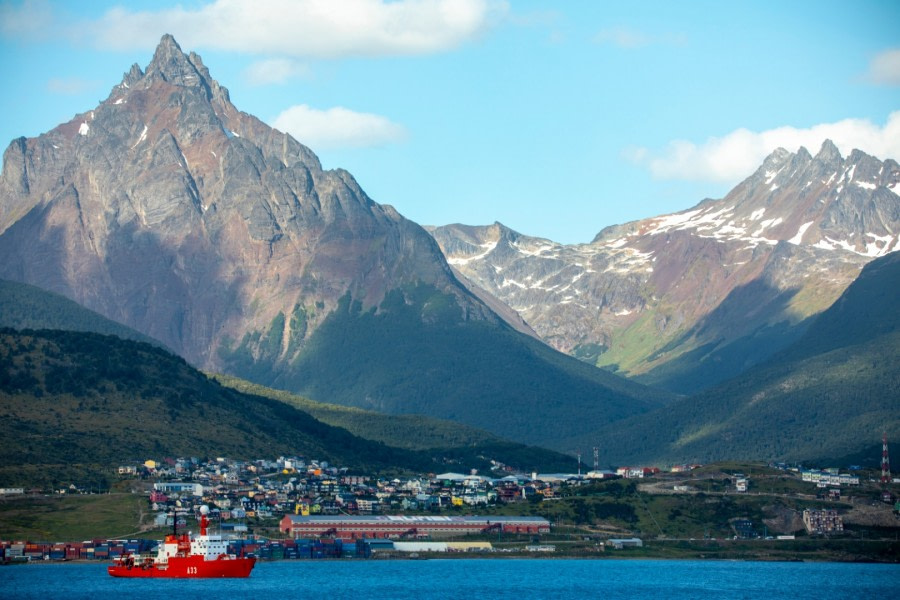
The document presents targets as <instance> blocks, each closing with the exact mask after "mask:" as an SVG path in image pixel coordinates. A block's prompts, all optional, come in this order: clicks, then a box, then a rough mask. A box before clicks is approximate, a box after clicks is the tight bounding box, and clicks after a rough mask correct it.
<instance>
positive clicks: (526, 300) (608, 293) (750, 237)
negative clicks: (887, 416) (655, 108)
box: [430, 141, 900, 393]
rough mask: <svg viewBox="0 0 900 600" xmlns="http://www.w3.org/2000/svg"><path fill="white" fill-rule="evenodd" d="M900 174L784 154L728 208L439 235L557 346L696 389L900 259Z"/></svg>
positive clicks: (799, 329)
mask: <svg viewBox="0 0 900 600" xmlns="http://www.w3.org/2000/svg"><path fill="white" fill-rule="evenodd" d="M898 184H900V166H898V164H897V163H896V162H895V161H893V160H886V161H884V162H882V161H879V160H878V159H876V158H873V157H871V156H868V155H866V154H864V153H862V152H860V151H858V150H856V151H853V152H852V153H851V154H850V156H848V157H847V158H843V157H841V155H840V153H839V152H838V150H837V148H836V147H835V146H834V144H833V143H831V142H830V141H826V142H825V143H824V144H823V146H822V148H821V149H820V151H819V152H818V154H817V155H816V156H815V157H813V156H811V155H810V154H809V152H808V151H807V150H806V149H804V148H801V149H800V150H799V151H798V152H797V153H795V154H792V153H789V152H787V151H785V150H783V149H779V150H777V151H775V152H773V153H772V154H771V155H770V156H769V157H768V158H767V159H766V160H765V162H764V163H763V164H762V166H761V167H760V168H759V169H758V170H757V171H756V172H755V173H754V174H753V175H751V176H750V177H748V178H747V179H746V180H745V181H743V182H742V183H741V184H739V185H738V186H737V187H736V188H734V190H732V191H731V192H730V193H729V194H728V195H727V196H726V197H725V198H723V199H721V200H705V201H703V202H701V203H700V204H699V205H697V206H696V207H694V208H692V209H690V210H687V211H683V212H680V213H676V214H672V215H664V216H661V217H655V218H650V219H644V220H641V221H635V222H632V223H627V224H625V225H618V226H614V227H609V228H607V229H604V230H603V231H601V232H600V233H599V234H598V235H597V236H596V237H595V238H594V240H593V241H592V242H591V243H589V244H576V245H562V244H557V243H554V242H552V241H549V240H544V239H538V238H532V237H527V236H524V235H521V234H519V233H517V232H515V231H512V230H510V229H508V228H506V227H504V226H503V225H500V224H499V223H495V224H494V225H492V226H486V227H468V226H462V225H450V226H445V227H437V228H432V229H430V231H431V233H432V235H433V236H434V237H435V239H436V240H437V241H438V243H439V244H440V246H441V248H442V250H443V251H444V254H445V256H446V257H447V259H448V262H449V263H450V264H451V266H453V267H454V268H455V269H456V270H458V272H460V273H461V274H462V275H464V276H465V277H466V278H467V279H469V280H470V281H471V282H473V284H475V285H478V286H481V287H483V288H484V289H485V290H487V291H488V292H489V293H491V294H492V295H494V296H496V297H497V298H499V299H501V300H502V301H504V302H505V303H506V304H508V305H509V306H510V307H512V308H513V309H514V310H515V311H516V312H517V313H518V314H519V315H520V316H521V317H522V319H524V321H525V322H526V323H527V324H528V325H530V326H531V327H532V328H533V329H534V330H535V331H536V332H537V333H538V335H539V336H540V337H541V338H542V339H544V340H545V341H546V342H547V343H549V344H551V345H552V346H553V347H555V348H557V349H559V350H561V351H564V352H568V353H570V354H572V355H574V356H577V357H579V358H581V359H583V360H586V361H588V362H590V363H592V364H596V365H598V366H601V367H605V368H608V369H613V370H617V371H619V372H620V373H623V374H626V375H628V376H630V377H632V378H634V379H636V380H638V381H642V382H645V383H650V384H653V385H657V386H660V387H664V388H668V389H670V390H673V391H677V392H681V393H691V392H695V391H698V390H701V389H704V388H707V387H709V386H711V385H714V384H715V383H717V382H720V381H724V380H725V379H727V378H729V377H731V376H734V375H737V374H739V373H741V372H742V371H744V370H745V369H747V368H749V367H750V366H752V365H754V364H757V363H758V362H760V361H761V360H763V359H765V358H766V357H768V356H770V355H771V354H772V353H773V352H775V351H777V350H779V349H781V348H784V347H785V346H787V345H788V344H790V343H791V342H792V341H794V340H796V339H797V338H798V337H799V336H800V335H802V333H803V331H804V330H805V328H806V326H807V325H808V319H809V318H810V317H812V316H814V315H816V314H818V313H820V312H821V311H823V310H825V309H826V308H828V307H829V306H830V305H831V303H832V302H834V300H835V299H836V298H837V297H838V296H839V295H840V294H841V293H842V292H843V291H844V290H845V289H846V288H847V286H848V285H849V284H850V283H851V282H852V281H853V280H854V279H855V278H856V276H857V275H858V274H859V271H860V269H861V268H862V267H863V265H865V264H866V263H867V262H869V261H870V260H872V259H873V258H875V257H877V256H882V255H885V254H887V253H889V252H893V251H894V250H897V249H900V236H898V232H900V197H898V195H897V191H900V188H898V187H897V186H898Z"/></svg>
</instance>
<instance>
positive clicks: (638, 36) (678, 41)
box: [593, 27, 687, 50]
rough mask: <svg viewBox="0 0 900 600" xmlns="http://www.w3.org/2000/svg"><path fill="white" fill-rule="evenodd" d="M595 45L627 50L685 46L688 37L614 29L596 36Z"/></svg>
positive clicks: (602, 31) (599, 32)
mask: <svg viewBox="0 0 900 600" xmlns="http://www.w3.org/2000/svg"><path fill="white" fill-rule="evenodd" d="M593 40H594V43H595V44H601V45H607V44H608V45H613V46H617V47H619V48H624V49H627V50H633V49H635V48H645V47H647V46H656V45H664V46H684V45H685V44H686V43H687V36H685V35H684V34H683V33H666V34H663V35H651V34H648V33H644V32H642V31H637V30H635V29H629V28H627V27H612V28H609V29H602V30H600V31H598V32H597V33H596V34H595V35H594V38H593Z"/></svg>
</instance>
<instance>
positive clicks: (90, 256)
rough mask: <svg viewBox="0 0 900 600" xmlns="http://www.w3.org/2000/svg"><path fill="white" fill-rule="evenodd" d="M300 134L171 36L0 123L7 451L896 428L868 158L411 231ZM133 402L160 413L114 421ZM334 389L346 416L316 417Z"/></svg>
mask: <svg viewBox="0 0 900 600" xmlns="http://www.w3.org/2000/svg"><path fill="white" fill-rule="evenodd" d="M302 141H303V140H299V141H298V140H295V139H293V138H292V137H291V136H289V135H287V134H285V133H282V132H280V131H278V130H276V129H273V128H271V127H269V126H268V125H266V124H265V123H263V122H262V121H260V120H259V119H257V118H256V117H254V116H252V115H249V114H247V113H244V112H241V111H240V110H239V109H238V108H237V107H235V106H234V105H233V104H232V102H231V99H230V97H229V94H228V90H227V89H226V88H225V87H223V86H222V85H220V84H219V83H218V82H217V81H216V80H215V79H213V78H212V76H211V74H210V73H209V70H208V69H207V68H206V66H205V65H204V64H203V61H202V59H201V58H200V57H199V56H198V55H196V54H195V53H192V52H191V53H185V52H184V51H182V49H181V47H180V46H179V45H178V43H177V42H176V41H175V39H174V38H172V37H171V36H168V35H167V36H164V37H163V38H162V40H161V41H160V44H159V46H158V47H157V49H156V52H155V54H154V56H153V57H152V60H151V61H150V63H149V64H148V65H147V66H146V68H143V69H142V68H141V67H139V66H138V65H134V66H132V67H131V69H130V70H128V71H127V72H126V73H125V74H124V76H123V78H122V80H121V83H119V84H118V85H116V86H114V87H113V89H112V90H111V91H110V93H109V95H108V97H107V98H106V99H105V100H103V101H101V102H100V103H99V105H97V106H95V107H93V108H90V109H88V110H85V111H84V112H81V113H78V114H77V115H76V116H75V117H74V118H73V119H71V120H70V121H68V122H66V123H63V124H60V125H58V126H56V127H54V128H52V129H50V130H49V131H47V132H46V133H44V134H42V135H40V136H37V137H35V138H19V139H16V140H13V141H12V143H11V144H10V145H9V147H8V148H7V150H6V152H5V153H4V157H3V171H2V174H0V258H2V259H0V279H3V280H5V282H4V283H3V284H2V285H0V326H3V327H7V328H10V329H8V330H4V331H3V333H2V335H0V358H2V361H3V362H2V363H0V369H2V372H0V399H2V404H3V406H4V407H5V408H4V411H3V416H2V419H0V425H2V426H3V428H4V435H7V436H8V439H11V438H21V439H25V438H24V437H23V436H25V437H27V438H28V444H29V446H28V447H29V452H28V453H27V455H26V458H25V459H24V460H25V462H27V463H29V464H30V465H32V466H34V465H37V464H42V462H46V463H47V464H50V463H54V464H56V463H59V462H60V461H67V460H68V461H75V462H79V463H81V462H90V461H86V460H84V457H85V456H86V455H87V454H92V455H95V456H98V455H97V448H96V447H95V446H94V445H92V444H94V442H91V441H90V440H91V436H92V435H95V434H96V433H97V431H95V430H94V429H92V428H96V427H100V428H101V429H103V431H106V433H105V434H104V435H113V432H116V433H115V435H120V434H121V433H122V432H128V431H131V432H132V434H137V437H139V438H141V443H142V444H148V445H147V446H146V450H147V451H148V452H149V451H159V452H164V453H165V452H170V453H175V452H180V451H184V452H209V453H212V454H215V453H217V452H219V450H216V449H215V445H216V443H220V444H223V446H222V447H227V449H231V451H233V452H236V453H239V454H240V453H245V454H246V453H252V452H255V451H258V450H259V449H260V448H264V447H266V448H284V449H285V450H284V451H285V452H287V451H288V450H287V448H290V447H308V448H309V449H310V451H320V452H323V453H326V454H327V453H333V455H334V456H339V457H340V459H341V460H346V461H348V462H350V463H353V462H354V461H356V462H359V463H360V464H363V463H365V464H366V465H367V466H370V467H371V466H373V465H375V466H377V467H378V468H382V467H387V466H388V465H390V464H393V465H394V466H397V467H404V468H427V465H429V464H431V463H430V461H432V460H433V459H434V454H435V452H434V449H435V448H440V449H443V450H445V451H446V450H447V449H448V448H451V447H454V448H457V449H460V448H465V447H467V446H469V447H470V448H477V449H478V452H475V453H473V454H471V455H465V460H467V461H477V460H484V459H485V457H491V458H493V457H501V456H502V458H504V459H505V460H506V461H507V462H508V463H510V464H513V463H516V461H519V462H520V463H521V464H519V465H517V466H520V467H522V468H526V469H528V468H532V467H534V466H535V465H534V464H528V463H529V462H530V463H538V462H543V463H544V464H553V465H557V466H561V467H564V466H566V465H567V466H569V467H571V464H572V462H571V461H572V457H573V456H574V455H575V453H582V454H584V455H585V456H588V455H589V454H590V452H591V449H592V448H594V447H596V448H598V450H599V452H600V455H601V457H602V460H603V465H604V466H606V464H624V463H629V462H638V461H655V462H661V463H674V462H705V461H710V460H716V459H722V458H734V459H750V460H792V461H800V460H824V459H839V458H842V457H846V456H851V455H854V454H856V453H859V452H864V451H866V450H867V449H869V448H870V447H872V446H874V445H875V444H876V443H878V441H879V440H880V437H881V432H882V430H885V431H886V432H887V434H888V436H889V437H893V438H894V439H896V438H898V437H900V410H898V402H897V395H896V389H897V387H898V386H897V384H898V383H900V381H898V380H900V363H898V359H897V357H898V356H900V352H898V350H900V347H898V345H900V337H898V336H900V333H898V331H897V328H896V324H897V316H898V306H900V298H898V295H900V272H898V269H900V263H898V258H897V257H898V256H900V255H898V253H897V252H896V250H898V249H900V196H898V195H897V191H898V188H897V186H898V185H900V166H898V164H897V162H895V161H894V160H892V159H884V160H882V159H879V158H875V157H872V156H868V155H866V154H864V153H862V152H859V151H854V152H853V153H851V154H850V155H849V156H847V157H843V156H841V154H840V153H839V152H838V150H837V148H836V147H835V146H834V145H833V144H832V143H831V142H825V144H823V146H822V147H821V148H819V149H816V150H815V151H816V154H815V155H812V154H811V153H810V152H809V151H807V150H806V149H804V148H800V149H799V150H798V151H796V152H793V153H791V152H788V151H786V150H777V151H775V152H774V153H772V154H771V155H770V156H769V157H768V158H767V159H766V160H765V162H764V163H763V164H762V165H761V166H760V167H759V169H758V170H757V171H756V172H755V173H753V174H750V176H749V177H748V178H747V179H746V180H744V181H743V182H742V183H741V184H739V185H738V186H737V187H736V188H735V189H734V190H732V191H731V192H730V193H729V194H728V195H726V197H724V198H722V199H706V200H703V201H702V202H700V203H699V204H698V205H697V206H695V207H693V208H689V209H687V210H685V211H683V212H680V213H677V214H673V215H661V216H658V217H654V218H650V219H644V220H641V221H637V222H633V223H626V224H622V225H614V226H610V227H606V228H605V229H602V230H601V231H600V232H599V233H598V234H597V236H596V237H595V238H594V239H593V240H592V241H591V242H589V243H585V244H576V245H563V244H558V243H555V242H553V241H551V240H544V239H539V238H534V237H529V236H527V235H525V234H521V233H518V232H515V231H512V230H511V229H509V228H507V227H504V226H503V225H501V224H499V223H495V224H493V225H487V226H469V225H458V224H457V225H444V226H435V227H428V228H423V227H422V226H420V225H419V224H416V223H414V222H412V221H410V220H408V219H406V218H404V217H403V216H402V215H401V214H399V213H398V212H397V211H396V210H395V209H394V208H393V207H391V206H388V205H383V204H379V203H377V202H375V201H374V200H372V199H371V198H369V197H368V196H367V195H366V193H365V191H364V190H363V187H362V186H361V185H360V184H359V183H358V182H357V181H356V180H355V179H354V178H353V176H352V175H351V174H350V173H348V172H346V171H343V170H340V169H338V170H326V169H323V167H322V165H321V163H320V161H319V159H318V158H317V157H316V155H315V154H314V152H313V151H312V150H311V149H310V148H307V147H306V146H304V145H303V144H302ZM423 193H424V192H423ZM602 225H603V224H598V229H599V228H600V227H602ZM37 330H42V331H37ZM62 330H65V332H63V331H62ZM79 332H80V333H79ZM98 334H104V335H116V336H118V337H119V338H122V339H114V338H101V337H99V336H98ZM79 336H81V337H79ZM126 338H127V339H126ZM104 340H107V341H104ZM105 345H108V346H109V348H110V352H109V354H110V357H114V358H115V360H113V359H112V358H110V359H108V360H104V359H102V354H103V352H102V350H99V349H100V348H102V347H104V346H105ZM110 360H112V362H110ZM116 362H120V363H131V365H132V367H133V371H128V370H127V369H126V370H124V371H123V370H122V369H120V368H119V367H118V366H117V365H116V364H114V363H116ZM167 365H168V366H167ZM120 366H121V365H120ZM198 370H202V371H205V372H209V373H217V374H223V375H225V376H229V377H237V378H241V379H243V380H246V381H247V382H250V383H235V385H236V386H238V387H241V386H247V387H241V389H242V390H244V391H245V392H248V393H247V394H242V393H241V392H237V391H235V390H233V389H230V388H223V387H222V386H220V385H219V384H218V383H216V382H214V381H212V380H210V379H208V378H207V377H206V376H205V375H203V374H202V373H200V372H199V371H198ZM167 372H172V373H177V374H178V376H177V377H175V378H173V380H172V381H171V382H167V381H166V377H165V373H167ZM52 373H58V374H60V373H68V375H67V377H69V378H70V379H71V378H74V379H72V381H68V380H66V381H67V382H66V383H65V385H63V384H62V383H59V384H57V383H54V382H53V381H52V377H50V375H51V374H52ZM78 373H81V374H82V375H78ZM85 373H93V375H91V376H90V377H88V376H87V375H85ZM73 374H74V375H73ZM48 377H50V379H49V380H48ZM85 377H87V379H85ZM129 378H131V379H133V382H132V383H133V385H129ZM253 385H257V386H266V387H267V388H273V389H275V390H282V391H284V392H289V393H290V394H293V395H296V396H301V397H304V398H305V399H303V400H302V401H301V400H298V399H297V397H296V396H291V397H290V398H292V399H285V398H277V396H278V393H277V392H271V393H272V394H274V395H275V397H276V399H272V397H271V396H270V397H264V395H263V393H262V391H261V390H262V388H254V387H252V386H253ZM266 393H268V392H266ZM76 399H77V401H76ZM101 400H104V401H101ZM48 402H49V405H51V406H52V405H55V406H57V407H58V408H57V409H56V410H50V411H47V410H37V407H39V406H43V405H45V404H47V403H48ZM304 403H306V404H304ZM316 403H328V404H329V405H331V407H332V408H330V409H328V410H330V411H332V412H330V413H329V412H328V411H326V410H324V409H323V408H322V405H321V404H316ZM138 405H141V406H145V407H147V410H149V415H150V416H151V419H152V420H157V421H158V423H157V425H160V426H161V427H155V426H154V427H150V426H149V425H148V424H147V423H141V424H140V427H138V426H137V425H136V424H133V423H131V424H130V423H129V422H128V419H125V418H124V415H128V414H132V415H133V416H134V418H140V417H139V416H138V415H139V414H141V413H140V412H139V411H137V409H136V408H135V407H136V406H138ZM336 406H343V407H350V408H352V409H354V410H357V409H358V412H356V413H353V414H355V415H356V416H354V417H353V418H350V417H349V416H346V415H344V416H343V417H341V418H340V419H338V420H334V421H332V422H331V423H332V424H328V425H326V423H327V422H328V421H327V419H328V418H332V419H334V414H335V413H334V412H333V411H334V410H337V408H335V407H336ZM79 407H80V408H79ZM86 407H87V408H86ZM84 410H90V411H91V415H92V418H91V419H85V418H84V416H83V415H81V413H80V411H84ZM187 414H190V415H191V416H192V419H193V418H195V417H196V418H205V419H207V420H209V421H210V422H211V423H212V424H213V427H219V428H221V433H222V436H221V438H220V439H218V441H217V437H216V436H211V437H209V438H208V439H206V438H204V439H203V440H201V441H198V443H202V445H203V448H199V447H198V448H194V447H191V448H187V447H185V448H183V449H182V448H181V447H180V446H178V443H179V442H178V441H177V439H175V438H173V437H170V436H169V435H167V434H166V433H165V431H166V430H167V429H168V428H171V427H177V426H178V424H179V422H180V420H179V419H178V416H179V415H187ZM329 414H330V415H331V417H329V416H328V415H329ZM348 414H350V413H348ZM310 415H312V416H310ZM360 415H366V416H364V417H360ZM412 415H416V416H412ZM314 417H315V418H314ZM345 417H346V418H345ZM317 419H318V420H317ZM354 419H356V421H354ZM410 419H413V421H414V422H411V421H409V420H410ZM242 420H243V421H244V425H243V426H242V425H241V423H242ZM364 420H371V421H377V422H379V423H381V424H382V425H379V427H378V428H377V429H379V430H380V431H381V433H373V429H372V428H370V429H368V430H366V429H365V428H359V429H356V430H353V427H356V426H358V424H359V423H360V422H362V421H364ZM351 422H355V423H357V425H354V426H351V425H348V423H351ZM391 422H393V423H395V424H394V425H389V423H391ZM104 423H105V425H104ZM396 423H405V425H403V426H402V427H399V428H397V429H392V428H393V427H396ZM340 427H346V428H347V429H351V430H352V433H353V434H355V435H356V436H357V437H352V436H351V434H350V433H347V431H345V430H344V429H338V428H340ZM427 430H430V431H432V432H434V431H443V432H444V433H445V434H446V436H447V440H445V441H448V442H449V443H447V444H444V443H443V442H441V441H439V440H436V439H432V438H429V440H430V441H426V440H425V439H424V436H425V435H426V434H425V433H424V432H425V431H427ZM390 431H393V432H394V433H393V434H391V433H387V434H385V432H390ZM54 432H56V433H54ZM57 434H58V435H57ZM345 434H346V435H345ZM9 436H11V438H10V437H9ZM54 436H56V437H54ZM348 436H349V437H348ZM366 436H368V437H366ZM398 436H399V437H398ZM418 436H423V439H422V443H415V444H410V443H409V440H410V439H416V438H417V437H418ZM400 437H402V438H404V439H399V438H400ZM51 438H53V439H55V440H56V441H55V444H56V446H54V447H53V448H50V449H48V448H47V447H46V446H42V445H41V444H42V440H47V439H51ZM392 438H393V439H392ZM114 439H117V440H119V442H120V443H124V440H125V439H134V435H131V436H130V437H127V436H126V437H122V438H121V439H120V438H114ZM224 439H227V440H228V442H227V444H226V443H225V442H224V441H222V440H224ZM373 440H374V441H373ZM331 442H333V443H334V445H333V446H329V444H330V443H331ZM154 444H155V445H154ZM141 448H145V446H141ZM543 448H548V449H550V450H543ZM458 451H459V452H462V450H458ZM101 454H102V453H101ZM463 455H464V454H460V456H463ZM103 456H106V455H103ZM479 456H480V457H481V458H478V457H479ZM14 461H15V459H14V458H13V457H12V456H8V457H7V459H6V460H5V461H4V466H5V467H6V468H7V469H8V468H9V466H10V465H11V464H12V463H13V462H14ZM423 465H424V467H423Z"/></svg>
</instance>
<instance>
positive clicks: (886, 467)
mask: <svg viewBox="0 0 900 600" xmlns="http://www.w3.org/2000/svg"><path fill="white" fill-rule="evenodd" d="M890 482H891V459H890V457H889V456H888V445H887V432H886V431H885V432H883V433H882V434H881V483H890Z"/></svg>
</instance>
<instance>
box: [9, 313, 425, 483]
mask: <svg viewBox="0 0 900 600" xmlns="http://www.w3.org/2000/svg"><path fill="white" fill-rule="evenodd" d="M0 400H2V402H0V431H2V436H3V439H5V440H7V441H8V442H9V443H7V444H4V445H3V449H2V450H0V465H3V468H2V469H0V477H2V479H3V481H4V482H7V483H15V481H14V478H15V477H16V476H21V475H22V474H23V472H25V473H28V472H31V473H34V472H36V471H41V470H47V471H52V472H53V474H54V475H56V476H59V475H60V473H64V472H65V471H66V468H67V467H66V465H68V464H70V463H74V464H77V465H90V466H92V468H94V469H95V470H98V471H99V470H103V469H108V468H110V467H114V466H115V465H117V464H118V463H119V462H121V461H123V460H135V459H141V460H143V459H146V458H147V457H149V456H153V457H159V456H163V455H164V456H172V455H177V456H199V455H203V456H207V455H220V454H225V455H229V456H233V457H235V458H244V459H255V458H263V457H268V456H272V455H273V454H274V455H278V454H303V455H306V456H308V457H311V458H313V457H314V458H322V459H330V460H333V461H335V462H338V463H341V464H346V465H348V466H352V467H355V468H357V469H363V468H367V469H385V468H398V467H400V468H402V467H407V468H416V469H421V468H426V469H427V468H428V467H429V466H430V464H431V461H430V460H429V459H428V458H427V457H426V456H425V455H423V454H417V453H412V452H408V451H405V450H399V449H395V448H389V447H387V446H384V445H383V444H379V443H376V442H369V441H367V440H362V439H360V438H357V437H355V436H352V435H350V434H349V433H348V432H346V431H345V430H343V429H339V428H335V427H331V426H328V425H325V424H323V423H320V422H318V421H316V420H315V419H313V418H312V417H311V416H309V415H308V414H306V413H304V412H301V411H299V410H296V409H294V408H292V407H290V406H288V405H286V404H284V403H281V402H277V401H274V400H269V399H266V398H262V397H258V396H250V395H244V394H240V393H238V392H236V391H234V390H230V389H228V388H223V387H222V386H220V385H219V384H217V383H215V382H214V381H211V380H209V379H207V378H206V376H204V375H203V374H202V373H199V372H198V371H196V370H194V369H193V368H191V367H190V366H188V365H187V363H185V362H184V360H182V359H180V358H177V357H175V356H173V355H171V354H169V353H168V352H166V351H164V350H161V349H159V348H157V347H154V346H150V345H147V344H143V343H138V342H132V341H127V340H121V339H119V338H116V337H112V336H102V335H98V334H93V333H84V332H64V331H47V330H43V331H23V332H18V331H14V330H10V329H4V330H2V331H0Z"/></svg>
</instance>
